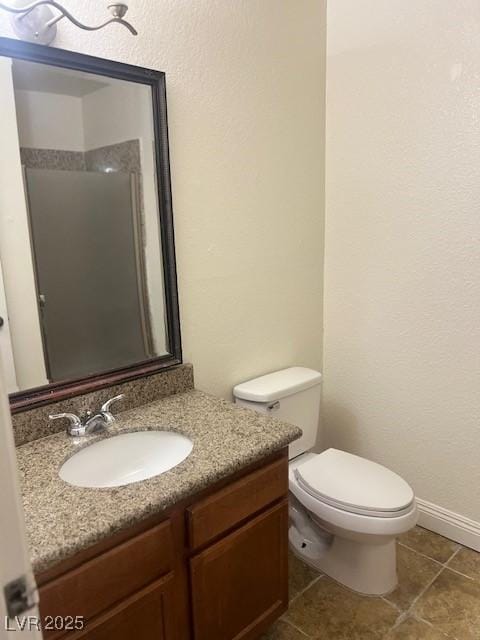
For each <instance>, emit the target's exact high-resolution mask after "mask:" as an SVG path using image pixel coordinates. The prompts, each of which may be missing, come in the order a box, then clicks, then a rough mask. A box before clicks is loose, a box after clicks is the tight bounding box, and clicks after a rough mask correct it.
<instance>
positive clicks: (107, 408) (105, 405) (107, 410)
mask: <svg viewBox="0 0 480 640" xmlns="http://www.w3.org/2000/svg"><path fill="white" fill-rule="evenodd" d="M123 398H125V394H124V393H121V394H120V395H118V396H114V397H113V398H110V400H107V401H106V402H104V403H103V404H102V406H101V407H100V411H104V412H105V413H110V407H111V406H112V404H113V403H114V402H117V400H122V399H123Z"/></svg>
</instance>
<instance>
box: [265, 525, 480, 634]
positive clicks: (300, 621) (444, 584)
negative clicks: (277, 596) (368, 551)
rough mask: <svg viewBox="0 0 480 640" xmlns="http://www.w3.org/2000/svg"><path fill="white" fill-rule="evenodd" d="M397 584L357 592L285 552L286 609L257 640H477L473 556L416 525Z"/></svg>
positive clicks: (479, 602) (476, 563)
mask: <svg viewBox="0 0 480 640" xmlns="http://www.w3.org/2000/svg"><path fill="white" fill-rule="evenodd" d="M398 574H399V585H398V587H397V589H396V590H395V591H394V592H393V593H391V594H389V595H388V596H385V597H384V598H372V597H365V596H360V595H357V594H356V593H353V592H352V591H349V590H348V589H345V588H344V587H341V586H340V585H338V584H337V583H336V582H334V581H333V580H331V579H330V578H328V577H327V576H322V575H320V574H319V573H317V572H315V571H314V570H313V569H310V568H309V567H307V566H306V565H304V564H303V563H302V562H300V561H299V560H297V559H296V558H295V557H294V556H291V557H290V607H289V610H288V611H287V613H286V614H285V615H284V616H283V617H282V619H281V620H279V621H278V622H277V623H276V624H275V625H274V626H273V627H272V628H271V629H270V631H269V632H268V633H267V634H266V635H265V636H263V639H262V640H305V639H306V638H307V639H308V638H313V639H315V640H446V639H450V640H480V553H476V552H475V551H471V550H470V549H466V548H464V547H462V546H461V545H459V544H456V543H455V542H451V541H450V540H447V539H446V538H442V536H439V535H437V534H435V533H431V532H430V531H427V530H426V529H422V528H420V527H416V528H415V529H413V530H412V531H410V532H409V533H407V534H405V535H403V536H400V539H399V541H398Z"/></svg>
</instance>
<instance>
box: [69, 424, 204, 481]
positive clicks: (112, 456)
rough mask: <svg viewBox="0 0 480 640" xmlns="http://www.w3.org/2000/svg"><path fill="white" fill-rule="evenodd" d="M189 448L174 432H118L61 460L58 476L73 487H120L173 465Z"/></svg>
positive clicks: (170, 467)
mask: <svg viewBox="0 0 480 640" xmlns="http://www.w3.org/2000/svg"><path fill="white" fill-rule="evenodd" d="M192 447H193V443H192V441H191V440H189V439H188V438H187V437H186V436H183V435H182V434H181V433H175V432H174V431H135V432H134V433H121V434H119V435H118V436H112V437H111V438H106V439H105V440H100V441H99V442H95V443H94V444H92V445H90V446H88V447H85V448H84V449H80V451H79V452H78V453H75V454H74V455H73V456H72V457H71V458H69V459H68V460H67V461H66V462H64V464H63V465H62V467H61V468H60V477H61V478H62V480H65V482H68V483H70V484H73V485H75V486H77V487H120V486H122V485H125V484H131V483H132V482H138V481H139V480H146V479H147V478H152V477H153V476H157V475H159V474H160V473H164V472H165V471H168V470H169V469H172V468H173V467H176V466H177V464H180V462H182V461H183V460H185V458H186V457H187V456H189V455H190V452H191V450H192Z"/></svg>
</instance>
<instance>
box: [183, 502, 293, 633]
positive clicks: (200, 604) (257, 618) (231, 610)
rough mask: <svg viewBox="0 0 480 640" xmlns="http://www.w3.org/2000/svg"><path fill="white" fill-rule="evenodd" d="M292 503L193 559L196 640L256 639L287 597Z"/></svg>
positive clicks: (269, 511)
mask: <svg viewBox="0 0 480 640" xmlns="http://www.w3.org/2000/svg"><path fill="white" fill-rule="evenodd" d="M287 527H288V504H287V501H286V500H284V501H282V502H281V503H280V504H279V505H277V506H275V507H273V508H272V509H269V510H268V511H266V512H265V513H262V514H261V515H259V516H258V517H256V518H254V519H253V520H252V521H251V522H248V523H247V524H246V525H244V526H243V527H241V528H240V529H239V530H238V531H235V532H234V533H232V534H230V535H229V536H226V537H225V538H223V539H222V540H220V541H219V542H217V543H216V544H213V545H212V546H211V547H209V548H208V549H206V550H205V551H203V552H202V553H200V554H198V555H197V556H195V557H194V558H192V560H191V561H190V572H191V581H192V582H191V583H192V605H193V631H194V634H193V637H194V638H195V640H225V639H226V638H235V639H236V640H247V639H250V638H257V637H258V628H259V627H260V626H262V623H263V622H264V621H267V624H268V622H271V621H272V620H274V619H275V618H277V617H278V616H280V615H281V614H282V613H283V611H284V610H285V603H286V602H287V601H288V593H287V589H288V586H287V585H288V583H287V574H288V566H287V557H288V556H287V545H288V541H287V536H286V531H287Z"/></svg>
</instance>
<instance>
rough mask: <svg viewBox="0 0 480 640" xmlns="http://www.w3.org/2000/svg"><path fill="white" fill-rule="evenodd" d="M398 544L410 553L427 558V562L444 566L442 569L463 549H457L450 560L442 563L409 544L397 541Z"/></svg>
mask: <svg viewBox="0 0 480 640" xmlns="http://www.w3.org/2000/svg"><path fill="white" fill-rule="evenodd" d="M397 544H399V545H400V546H401V547H404V548H405V549H408V550H409V551H413V553H416V554H417V555H419V556H422V558H427V560H431V561H432V562H436V563H437V564H440V565H442V567H446V566H447V563H448V562H450V560H451V559H452V558H453V557H454V556H456V555H457V553H458V552H459V551H460V549H461V548H462V547H458V549H455V551H453V552H452V555H451V556H450V557H449V558H448V560H446V561H445V562H440V560H436V559H435V558H432V557H431V556H427V554H426V553H422V552H421V551H417V549H414V548H413V547H409V546H408V544H405V543H404V542H399V541H398V540H397Z"/></svg>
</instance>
